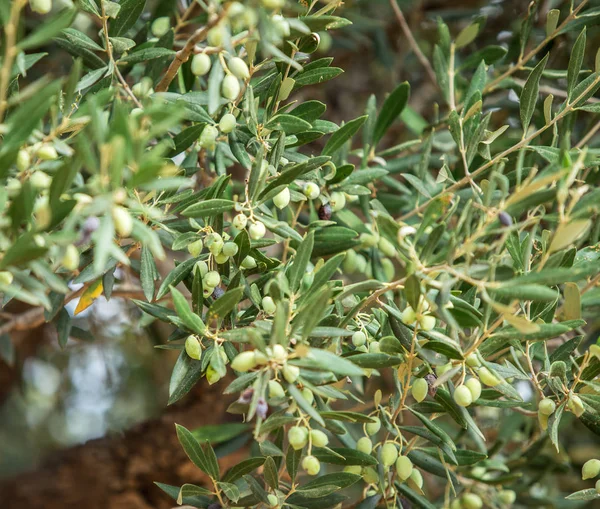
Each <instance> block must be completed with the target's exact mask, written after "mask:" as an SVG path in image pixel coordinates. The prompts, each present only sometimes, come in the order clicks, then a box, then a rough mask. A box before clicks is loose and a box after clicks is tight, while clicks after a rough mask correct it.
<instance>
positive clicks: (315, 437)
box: [310, 429, 329, 447]
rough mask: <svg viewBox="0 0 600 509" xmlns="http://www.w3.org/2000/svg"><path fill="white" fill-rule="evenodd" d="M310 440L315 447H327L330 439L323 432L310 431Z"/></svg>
mask: <svg viewBox="0 0 600 509" xmlns="http://www.w3.org/2000/svg"><path fill="white" fill-rule="evenodd" d="M310 440H311V442H312V444H313V445H314V446H315V447H325V446H326V445H327V444H328V443H329V438H328V437H327V435H326V434H325V433H323V432H322V431H321V430H318V429H313V430H310Z"/></svg>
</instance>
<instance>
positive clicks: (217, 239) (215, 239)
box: [204, 232, 224, 255]
mask: <svg viewBox="0 0 600 509" xmlns="http://www.w3.org/2000/svg"><path fill="white" fill-rule="evenodd" d="M204 244H205V245H206V247H207V248H208V250H209V251H210V252H211V253H212V254H213V255H218V254H219V253H220V252H221V251H222V250H223V245H224V242H223V237H221V236H220V235H219V234H218V233H217V232H212V233H209V234H208V235H207V236H206V237H205V238H204Z"/></svg>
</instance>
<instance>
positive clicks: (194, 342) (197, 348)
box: [185, 336, 202, 360]
mask: <svg viewBox="0 0 600 509" xmlns="http://www.w3.org/2000/svg"><path fill="white" fill-rule="evenodd" d="M185 352H186V353H187V354H188V355H189V356H190V357H191V358H192V359H196V360H200V357H202V346H201V345H200V341H198V338H197V337H196V336H188V337H187V338H186V340H185Z"/></svg>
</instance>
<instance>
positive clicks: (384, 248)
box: [377, 237, 397, 258]
mask: <svg viewBox="0 0 600 509" xmlns="http://www.w3.org/2000/svg"><path fill="white" fill-rule="evenodd" d="M377 247H379V250H380V251H381V252H382V253H383V254H384V255H385V256H389V257H390V258H394V257H395V256H396V254H397V253H396V248H395V247H394V244H392V243H391V242H390V241H389V240H388V239H386V238H385V237H380V238H379V242H378V243H377Z"/></svg>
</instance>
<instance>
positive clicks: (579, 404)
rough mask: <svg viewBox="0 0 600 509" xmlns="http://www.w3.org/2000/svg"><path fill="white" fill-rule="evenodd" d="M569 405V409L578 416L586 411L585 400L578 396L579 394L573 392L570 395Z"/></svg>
mask: <svg viewBox="0 0 600 509" xmlns="http://www.w3.org/2000/svg"><path fill="white" fill-rule="evenodd" d="M567 406H568V407H569V410H570V411H571V412H573V413H574V414H575V415H576V416H577V417H580V416H581V415H582V414H583V412H585V407H584V406H583V401H581V398H580V397H579V396H577V394H571V395H570V396H569V401H568V402H567Z"/></svg>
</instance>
